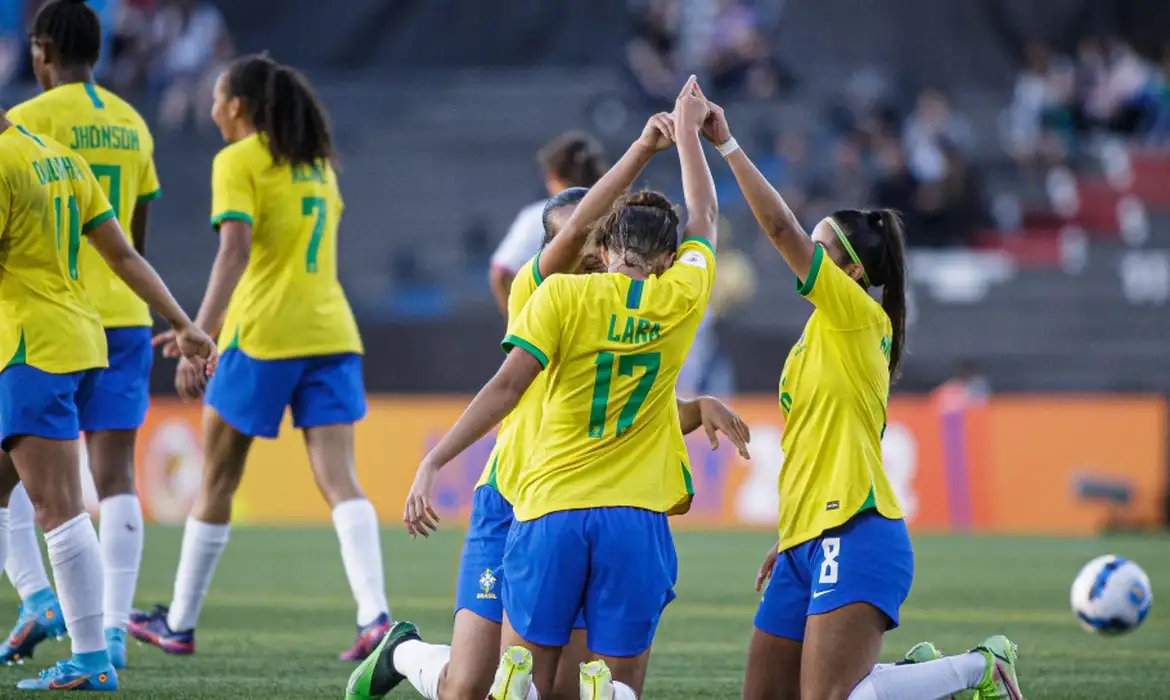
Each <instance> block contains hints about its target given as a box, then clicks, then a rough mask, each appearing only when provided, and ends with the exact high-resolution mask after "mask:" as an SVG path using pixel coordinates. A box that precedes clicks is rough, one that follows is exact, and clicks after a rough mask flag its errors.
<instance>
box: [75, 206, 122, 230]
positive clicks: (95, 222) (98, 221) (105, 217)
mask: <svg viewBox="0 0 1170 700" xmlns="http://www.w3.org/2000/svg"><path fill="white" fill-rule="evenodd" d="M112 218H114V210H113V209H110V210H109V211H107V212H105V213H104V214H98V215H97V216H95V217H93V218H92V219H90V220H89V221H88V222H86V224H85V225H84V226H82V227H81V235H83V236H84V235H86V234H88V233H89V232H90V231H92V230H94V229H95V228H97V227H98V226H101V225H102V224H104V223H106V222H107V221H109V220H110V219H112Z"/></svg>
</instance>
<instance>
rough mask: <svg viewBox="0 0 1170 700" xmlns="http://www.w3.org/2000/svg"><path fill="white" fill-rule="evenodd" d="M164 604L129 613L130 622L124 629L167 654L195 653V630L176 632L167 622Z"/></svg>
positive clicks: (184, 654)
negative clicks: (145, 610) (147, 610)
mask: <svg viewBox="0 0 1170 700" xmlns="http://www.w3.org/2000/svg"><path fill="white" fill-rule="evenodd" d="M168 612H170V611H169V610H168V609H167V607H166V606H164V605H156V606H154V610H153V611H151V612H139V611H137V610H136V611H134V612H132V613H130V624H129V625H128V626H127V628H126V631H127V632H129V633H130V636H131V637H134V638H135V639H137V640H138V641H140V642H142V643H144V644H149V645H151V646H155V647H158V648H159V649H162V650H163V651H164V652H166V653H168V654H174V655H176V656H186V655H188V654H194V653H195V630H193V629H191V630H184V631H180V632H176V631H174V630H172V629H171V627H170V625H168V624H167V613H168Z"/></svg>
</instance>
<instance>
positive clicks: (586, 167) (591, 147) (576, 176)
mask: <svg viewBox="0 0 1170 700" xmlns="http://www.w3.org/2000/svg"><path fill="white" fill-rule="evenodd" d="M536 157H537V160H539V161H540V164H541V166H543V167H544V169H545V171H546V172H549V173H551V174H552V175H554V176H556V178H557V179H558V180H560V181H561V182H563V183H565V186H566V187H593V186H594V185H596V184H597V181H598V180H600V179H601V176H602V175H604V174H605V171H606V170H607V168H606V165H605V150H604V149H603V148H602V147H601V144H600V143H598V142H597V139H595V138H593V137H592V136H590V135H589V134H586V133H585V132H582V131H570V132H568V133H566V134H562V135H561V136H558V137H557V138H556V139H554V140H552V141H550V142H549V143H548V144H546V145H545V147H544V148H542V149H540V152H539V153H538V154H537V156H536Z"/></svg>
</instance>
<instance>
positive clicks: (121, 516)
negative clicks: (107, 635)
mask: <svg viewBox="0 0 1170 700" xmlns="http://www.w3.org/2000/svg"><path fill="white" fill-rule="evenodd" d="M100 508H101V511H100V513H101V538H100V539H101V544H102V564H103V565H104V567H105V574H106V600H105V612H106V614H105V623H104V624H105V626H106V629H110V628H114V629H120V630H124V629H126V623H128V622H129V621H130V607H131V606H132V605H133V604H134V589H135V587H136V586H137V585H138V568H139V566H140V565H141V564H142V505H141V504H140V503H139V502H138V496H135V495H134V494H131V493H127V494H122V495H119V496H110V497H109V498H107V499H105V500H104V501H102V502H101V506H100Z"/></svg>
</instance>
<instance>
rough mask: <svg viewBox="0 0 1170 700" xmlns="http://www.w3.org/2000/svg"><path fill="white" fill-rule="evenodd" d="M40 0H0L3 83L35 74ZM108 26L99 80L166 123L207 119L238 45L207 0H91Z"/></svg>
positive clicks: (7, 95)
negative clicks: (33, 29)
mask: <svg viewBox="0 0 1170 700" xmlns="http://www.w3.org/2000/svg"><path fill="white" fill-rule="evenodd" d="M42 2H43V0H0V90H3V92H2V93H0V94H2V96H3V99H4V101H5V103H6V104H7V103H8V102H11V101H13V100H14V99H17V98H16V97H14V96H13V95H12V94H11V91H10V90H5V89H4V88H7V87H9V86H10V85H12V84H14V83H27V82H28V81H29V80H31V71H30V66H29V58H28V42H27V28H28V25H29V21H30V20H31V18H32V16H33V15H34V13H35V12H36V11H37V9H38V8H39V7H40V5H41V4H42ZM89 4H90V6H91V7H93V8H94V9H95V10H97V12H98V14H99V15H100V16H101V18H102V26H103V28H104V30H105V32H106V36H105V37H104V45H103V50H102V62H101V64H99V66H98V79H99V80H100V81H101V82H102V83H104V84H106V85H108V86H109V87H110V88H112V89H113V90H114V91H115V92H118V93H119V94H122V95H127V96H129V97H131V98H133V99H134V100H135V102H137V103H139V104H146V105H151V106H153V107H155V108H156V109H157V123H158V124H159V126H160V127H161V128H163V129H179V128H184V127H188V126H205V125H207V124H208V123H209V120H210V117H209V116H208V113H209V111H210V107H211V89H210V88H211V86H212V85H213V84H214V80H215V76H216V75H218V73H219V71H220V70H221V69H222V68H223V66H224V65H225V64H226V63H227V62H228V61H230V60H231V58H232V57H233V55H234V53H235V50H234V48H233V46H232V40H231V36H230V34H229V33H228V31H227V27H226V25H225V24H224V19H223V15H222V14H221V13H220V11H219V9H218V8H217V7H216V5H215V3H213V2H211V1H210V0H89Z"/></svg>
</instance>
